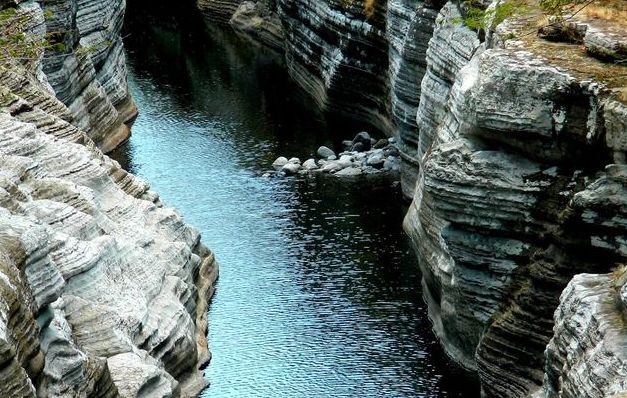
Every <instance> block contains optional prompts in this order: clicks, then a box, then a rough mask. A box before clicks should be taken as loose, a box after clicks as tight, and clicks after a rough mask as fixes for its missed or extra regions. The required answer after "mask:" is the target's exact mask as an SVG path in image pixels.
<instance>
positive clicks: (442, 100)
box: [405, 3, 627, 397]
mask: <svg viewBox="0 0 627 398" xmlns="http://www.w3.org/2000/svg"><path fill="white" fill-rule="evenodd" d="M460 18H463V15H462V14H461V13H460V10H459V9H458V7H457V6H456V5H455V4H453V3H449V4H447V5H446V6H445V7H444V8H443V9H442V11H441V13H440V15H439V17H438V20H437V23H436V28H435V32H434V36H433V38H432V39H431V41H430V44H429V50H428V52H427V65H428V67H427V73H426V75H425V78H424V80H423V82H422V94H421V99H420V104H419V107H418V113H417V115H418V116H417V120H418V126H419V139H418V146H417V151H418V152H417V155H418V156H417V159H418V162H419V165H420V172H419V179H418V182H417V189H416V193H415V196H414V201H413V203H412V205H411V208H410V210H409V213H408V215H407V217H406V219H405V229H406V230H407V232H408V233H409V234H410V236H411V237H412V240H413V242H414V243H415V246H416V251H417V253H418V255H419V262H420V266H421V269H422V271H423V285H424V292H425V296H426V299H427V301H428V303H429V315H430V317H431V319H432V320H433V323H434V327H435V330H436V332H437V334H438V336H439V337H440V338H441V340H442V342H443V345H444V347H445V348H446V349H447V351H448V353H449V354H450V355H451V356H452V357H453V358H455V359H456V360H458V361H459V362H460V363H462V364H464V365H465V366H467V367H468V368H471V369H475V370H477V372H478V373H479V375H480V378H481V381H482V390H483V393H484V394H485V395H486V396H498V397H522V396H527V395H529V394H532V393H535V392H537V391H539V390H540V387H541V386H542V384H543V381H545V379H546V383H548V384H547V385H546V387H544V388H545V389H546V391H560V389H559V388H558V389H557V390H556V389H554V387H555V385H557V384H559V383H568V382H566V381H563V380H564V378H566V377H571V378H573V379H576V378H577V377H579V378H580V379H581V380H584V379H587V380H589V381H590V383H592V384H594V383H596V384H595V386H596V387H597V388H598V390H594V388H592V387H591V388H590V389H589V395H585V394H584V395H578V394H579V393H576V392H575V390H572V385H571V387H569V388H571V393H568V392H567V391H566V390H565V391H562V392H560V394H563V395H562V396H603V394H602V393H600V392H599V391H614V392H616V391H624V386H622V385H621V384H620V377H618V376H617V377H614V376H612V373H613V372H614V371H615V370H614V368H615V367H616V364H619V365H620V366H618V370H616V371H617V372H619V373H620V371H621V370H620V369H623V367H624V366H625V361H624V358H623V357H622V356H620V355H618V356H616V357H612V358H611V359H610V357H611V354H607V355H606V356H602V355H601V356H599V357H596V356H595V355H596V354H592V353H586V352H583V351H580V350H578V349H574V346H575V343H578V344H580V345H582V347H586V349H588V348H587V347H588V346H587V344H588V343H587V340H586V339H587V338H591V339H593V338H594V339H596V342H595V343H594V344H597V345H598V346H604V345H606V344H607V345H612V344H614V343H616V341H618V343H617V344H618V345H617V346H615V347H617V348H616V350H617V351H620V347H622V349H624V347H625V346H624V344H625V340H624V332H623V335H622V337H621V335H620V333H618V337H617V340H616V341H614V340H613V339H614V337H615V336H614V335H613V334H611V333H608V334H602V333H600V334H596V335H594V336H590V337H589V336H588V335H586V334H585V333H593V332H592V331H591V330H588V329H593V328H594V327H595V326H594V322H597V321H599V320H601V319H603V318H604V317H605V314H604V312H603V311H606V312H608V311H607V308H601V307H600V306H597V305H594V303H590V304H589V306H588V307H587V308H585V309H580V311H582V312H583V313H585V316H583V315H579V317H576V315H577V314H581V313H580V312H576V313H574V310H572V306H573V305H574V304H571V303H569V300H576V299H575V298H574V297H573V295H574V293H573V294H569V293H568V290H567V292H566V293H564V296H563V300H564V302H562V304H561V308H562V310H559V311H558V312H557V313H555V322H556V326H555V329H553V325H554V318H553V316H554V312H555V309H556V308H557V307H558V304H559V303H560V294H561V292H562V291H563V289H564V288H565V287H566V286H567V284H568V283H569V281H570V280H571V279H572V278H573V276H574V275H576V274H578V273H590V272H593V273H597V272H598V273H604V272H609V271H610V270H611V269H612V268H613V267H615V265H616V264H619V263H622V262H624V261H625V259H626V256H627V252H626V251H625V246H624V242H625V239H626V238H627V225H626V224H624V219H625V209H626V208H627V207H625V200H627V190H626V185H625V181H626V180H625V178H624V176H625V170H627V169H626V167H627V166H626V165H625V164H624V150H625V148H624V146H623V144H621V142H622V141H623V140H624V137H625V136H626V134H627V131H626V130H625V125H624V122H625V120H626V119H625V115H626V114H625V112H626V111H627V106H626V105H625V104H624V103H623V102H621V101H620V100H619V99H617V96H616V95H615V94H614V93H613V92H612V90H611V87H609V86H607V85H603V84H599V83H595V82H594V81H593V80H591V79H590V73H594V71H595V68H596V69H598V68H602V69H604V70H606V71H607V70H611V69H615V71H614V73H621V69H620V68H621V67H619V66H612V65H599V64H598V61H596V60H594V59H589V58H587V57H586V56H585V55H584V54H581V53H580V52H579V51H578V50H577V49H573V48H571V47H572V46H571V47H569V46H570V45H567V44H559V43H538V42H525V41H524V40H509V41H505V40H503V38H504V37H510V36H511V35H512V34H514V35H515V36H518V37H520V36H522V35H521V34H520V31H519V30H517V28H516V27H515V26H507V24H504V25H503V26H501V27H499V28H498V29H497V31H496V32H495V33H494V36H493V37H488V41H487V42H481V41H480V40H479V36H478V34H477V33H475V32H474V31H472V30H470V29H468V28H466V27H465V26H463V25H461V24H459V23H456V22H455V21H459V20H460ZM545 53H553V54H556V56H555V57H554V58H553V59H551V60H549V59H547V58H546V57H545V56H543V55H542V54H545ZM559 57H563V59H561V58H559ZM575 64H576V65H577V68H573V67H571V65H575ZM557 66H559V67H557ZM582 66H583V67H584V68H585V69H586V72H585V73H580V70H581V68H582ZM623 84H624V81H623ZM578 278H580V279H575V281H578V282H579V283H581V278H583V277H578ZM599 278H600V277H599ZM573 283H575V282H573ZM571 290H572V289H571ZM577 293H578V294H579V293H581V291H580V290H577ZM616 302H617V303H618V302H620V300H619V301H616ZM568 306H571V307H570V308H571V310H566V309H565V308H569V307H568ZM578 311H579V310H578ZM609 313H610V312H608V314H609ZM621 313H623V312H622V310H613V311H611V315H610V318H612V317H613V318H617V319H620V314H621ZM579 321H585V322H588V324H583V325H581V324H580V326H581V327H582V328H584V329H585V330H587V332H585V333H580V334H579V335H576V334H574V333H573V332H572V331H571V332H570V333H571V334H570V335H567V334H566V328H568V327H572V325H573V324H574V323H576V322H579ZM608 321H611V319H609V318H608ZM568 325H570V326H568ZM615 326H616V329H617V330H620V329H621V328H622V329H624V325H620V324H617V325H615ZM552 338H553V343H552V344H554V345H560V344H566V343H565V341H568V340H567V339H571V340H570V343H569V344H570V345H569V346H568V348H567V349H565V348H564V347H565V346H561V348H551V346H549V348H548V350H547V356H546V360H545V356H544V351H545V348H546V347H547V344H548V343H549V341H550V340H551V339H552ZM579 338H581V339H582V340H581V341H577V339H579ZM607 339H609V340H607ZM621 339H622V340H621ZM620 344H623V345H622V346H620ZM558 350H562V351H561V352H560V353H557V354H556V352H557V351H558ZM564 350H565V351H564ZM610 351H611V349H610ZM560 355H566V356H567V357H568V358H567V359H566V360H565V359H564V358H563V357H560ZM588 355H590V358H592V357H594V360H596V361H598V368H597V369H603V370H602V372H607V373H608V375H607V377H600V378H598V379H597V375H596V372H597V371H598V370H593V369H592V368H585V367H580V366H579V365H577V364H579V363H580V361H583V360H584V358H587V357H588ZM569 361H575V362H577V364H573V363H572V362H569ZM569 367H573V369H569ZM574 368H576V370H575V369H574ZM545 369H546V372H547V376H546V377H545V374H544V373H545ZM610 369H612V370H610ZM574 372H580V374H578V375H577V376H575V375H573V373H574ZM560 377H561V379H560ZM557 380H562V381H559V382H558V381H557ZM570 383H573V382H572V381H571V382H570ZM621 389H622V390H621ZM569 394H574V395H569ZM551 396H553V395H551Z"/></svg>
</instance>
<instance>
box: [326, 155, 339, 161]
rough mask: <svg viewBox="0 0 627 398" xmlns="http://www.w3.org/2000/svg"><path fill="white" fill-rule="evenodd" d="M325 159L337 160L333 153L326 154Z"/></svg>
mask: <svg viewBox="0 0 627 398" xmlns="http://www.w3.org/2000/svg"><path fill="white" fill-rule="evenodd" d="M326 160H337V156H335V155H331V156H328V157H327V158H326Z"/></svg>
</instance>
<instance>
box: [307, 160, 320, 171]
mask: <svg viewBox="0 0 627 398" xmlns="http://www.w3.org/2000/svg"><path fill="white" fill-rule="evenodd" d="M303 168H304V169H305V170H314V169H317V168H318V165H317V164H316V160H315V159H307V160H305V163H303Z"/></svg>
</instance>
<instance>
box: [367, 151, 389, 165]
mask: <svg viewBox="0 0 627 398" xmlns="http://www.w3.org/2000/svg"><path fill="white" fill-rule="evenodd" d="M384 162H385V156H384V155H383V153H381V152H378V153H373V154H371V155H370V156H369V157H368V160H366V164H367V165H368V166H372V167H374V168H378V169H379V168H381V167H383V163H384Z"/></svg>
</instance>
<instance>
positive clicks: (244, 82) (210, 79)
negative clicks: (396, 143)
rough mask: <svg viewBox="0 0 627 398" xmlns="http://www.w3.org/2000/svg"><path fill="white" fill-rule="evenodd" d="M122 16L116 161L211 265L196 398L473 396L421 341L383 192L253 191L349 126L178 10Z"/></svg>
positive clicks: (369, 187)
mask: <svg viewBox="0 0 627 398" xmlns="http://www.w3.org/2000/svg"><path fill="white" fill-rule="evenodd" d="M129 3H130V4H129V11H128V15H129V17H128V19H129V20H128V23H127V25H128V27H129V32H128V33H129V34H130V36H129V37H128V38H127V46H128V48H129V62H130V67H131V77H130V86H131V90H132V92H133V95H134V97H135V99H136V102H137V104H138V106H139V108H140V110H141V115H140V117H139V118H138V120H137V122H136V124H135V126H134V128H133V136H132V138H131V140H130V141H129V142H128V143H127V144H126V145H125V146H124V147H123V148H122V149H120V150H119V151H118V152H117V153H116V154H115V157H116V158H117V159H119V160H120V161H121V162H122V163H123V164H124V165H125V166H126V167H127V168H129V169H130V170H132V171H133V172H135V173H137V174H139V175H140V176H142V177H145V178H146V179H148V180H149V181H151V182H152V183H153V188H154V189H155V190H157V191H159V192H160V193H161V194H162V197H163V199H164V200H165V201H166V202H167V203H168V204H171V205H174V206H176V207H177V208H179V209H180V210H181V212H182V213H183V214H185V217H186V220H187V221H188V222H190V223H192V224H194V225H196V226H197V227H198V228H200V230H201V231H202V234H203V239H204V241H205V243H206V244H207V245H208V246H209V247H210V248H211V249H213V250H214V251H215V252H216V254H217V256H218V259H219V261H220V264H221V276H220V281H219V285H218V291H217V294H216V296H215V298H214V301H213V303H212V305H211V308H210V312H209V322H210V329H209V341H210V345H211V350H212V352H213V361H212V363H211V365H210V366H209V367H208V368H207V371H206V377H207V379H208V381H209V382H210V383H211V385H210V387H209V388H208V389H207V390H205V391H204V392H203V393H202V396H203V397H363V396H366V397H416V396H421V397H444V396H475V395H476V391H477V386H476V384H475V383H474V381H473V380H472V379H470V378H468V376H467V375H466V374H465V373H464V372H462V371H461V370H459V369H458V368H456V367H455V366H454V365H452V364H451V363H450V362H449V361H448V360H447V359H446V358H445V357H444V354H443V352H442V350H441V349H440V347H439V345H438V344H437V342H436V339H435V337H434V335H433V333H432V332H431V330H430V324H429V322H428V319H427V317H426V308H425V305H424V304H423V302H422V299H421V291H420V276H419V274H418V271H417V269H416V268H417V267H416V260H415V258H414V256H413V254H412V253H411V250H410V247H409V245H408V242H407V240H406V238H405V236H404V235H403V233H402V231H401V227H400V225H401V220H402V216H403V212H404V210H405V209H404V204H403V202H402V199H401V195H400V192H399V189H398V187H397V184H396V183H395V182H394V181H391V180H390V179H388V178H385V177H377V178H373V179H371V180H368V181H363V180H362V181H361V182H355V181H343V180H339V179H335V178H332V177H318V178H302V179H267V178H262V177H261V174H263V172H264V171H265V170H266V169H267V167H268V165H269V164H270V163H271V162H272V161H273V160H274V158H275V157H277V156H278V155H288V156H290V155H295V156H300V157H301V158H306V157H307V156H309V155H310V154H312V153H313V152H314V151H315V149H316V148H317V147H318V146H319V145H321V144H327V145H334V144H335V145H337V143H338V142H340V141H341V139H343V138H346V137H348V136H351V135H353V134H354V133H355V132H357V131H358V130H359V128H358V126H356V124H354V123H342V122H340V121H333V120H330V119H329V118H326V117H325V116H324V115H321V114H319V113H317V112H315V111H314V110H313V106H312V105H311V104H310V103H308V101H307V100H306V99H304V98H300V97H299V96H298V95H297V91H296V90H295V89H294V87H292V86H291V85H290V83H289V82H288V81H287V79H286V77H285V74H284V73H283V69H282V65H280V63H278V62H277V59H276V57H273V56H272V55H271V54H268V53H265V52H264V51H262V50H259V49H251V48H250V46H248V45H247V44H246V43H242V42H239V41H238V40H236V39H234V38H233V37H231V36H232V35H230V34H226V35H225V34H221V33H219V32H211V33H208V32H206V31H205V29H204V25H202V22H201V21H199V20H198V19H197V18H195V17H194V14H193V13H190V10H189V7H188V6H185V7H184V6H181V7H180V8H177V9H174V8H173V7H172V6H171V4H170V3H169V2H168V4H170V5H168V4H165V3H166V2H165V0H160V1H157V2H155V1H152V2H147V1H146V2H144V1H135V2H129ZM142 3H143V4H142ZM161 3H163V4H161ZM148 10H149V12H148Z"/></svg>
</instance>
